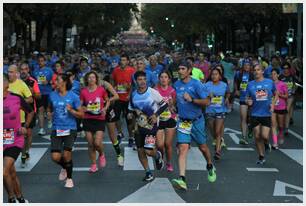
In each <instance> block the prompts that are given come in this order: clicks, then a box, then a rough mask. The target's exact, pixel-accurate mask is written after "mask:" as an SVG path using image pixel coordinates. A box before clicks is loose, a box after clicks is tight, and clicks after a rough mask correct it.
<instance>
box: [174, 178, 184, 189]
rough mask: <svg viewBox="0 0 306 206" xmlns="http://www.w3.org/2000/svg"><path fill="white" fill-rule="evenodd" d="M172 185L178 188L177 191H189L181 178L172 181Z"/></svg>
mask: <svg viewBox="0 0 306 206" xmlns="http://www.w3.org/2000/svg"><path fill="white" fill-rule="evenodd" d="M171 183H172V185H173V187H174V188H176V189H182V190H187V184H186V182H185V181H184V180H182V179H181V178H178V179H172V180H171Z"/></svg>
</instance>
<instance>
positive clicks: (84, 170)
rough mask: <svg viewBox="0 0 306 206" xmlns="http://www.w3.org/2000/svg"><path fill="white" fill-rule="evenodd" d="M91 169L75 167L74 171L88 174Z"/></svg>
mask: <svg viewBox="0 0 306 206" xmlns="http://www.w3.org/2000/svg"><path fill="white" fill-rule="evenodd" d="M89 169H90V167H74V168H73V171H75V172H88V171H89Z"/></svg>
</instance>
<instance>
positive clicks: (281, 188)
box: [273, 180, 303, 201]
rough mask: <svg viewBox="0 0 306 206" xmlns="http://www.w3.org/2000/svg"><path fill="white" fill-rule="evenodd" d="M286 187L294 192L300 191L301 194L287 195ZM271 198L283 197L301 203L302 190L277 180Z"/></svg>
mask: <svg viewBox="0 0 306 206" xmlns="http://www.w3.org/2000/svg"><path fill="white" fill-rule="evenodd" d="M286 187H289V188H292V189H294V190H298V191H301V192H302V194H287V193H286ZM273 196H284V197H296V198H298V199H299V200H300V201H303V188H302V187H298V186H295V185H291V184H288V183H286V182H281V181H279V180H276V181H275V186H274V193H273Z"/></svg>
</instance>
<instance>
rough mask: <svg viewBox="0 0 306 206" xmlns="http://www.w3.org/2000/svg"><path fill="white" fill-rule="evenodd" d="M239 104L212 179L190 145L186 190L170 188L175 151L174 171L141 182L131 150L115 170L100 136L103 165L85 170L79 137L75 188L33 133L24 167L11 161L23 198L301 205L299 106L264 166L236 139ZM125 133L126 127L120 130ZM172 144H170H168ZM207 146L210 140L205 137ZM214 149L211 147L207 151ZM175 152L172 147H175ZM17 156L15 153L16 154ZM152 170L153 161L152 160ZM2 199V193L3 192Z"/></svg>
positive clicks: (45, 141)
mask: <svg viewBox="0 0 306 206" xmlns="http://www.w3.org/2000/svg"><path fill="white" fill-rule="evenodd" d="M237 108H238V105H237V104H235V110H234V111H233V112H232V113H231V114H230V115H228V116H227V119H226V123H225V127H226V128H225V137H224V138H225V142H226V144H227V149H225V150H224V151H223V155H222V159H221V160H220V161H219V162H217V163H215V166H216V169H217V181H216V182H215V183H209V182H208V181H207V171H206V163H205V162H204V158H203V157H202V156H201V154H200V152H199V150H198V149H197V148H196V147H195V145H192V147H191V150H190V151H189V155H188V160H187V162H188V163H187V175H186V179H187V184H188V191H186V192H182V191H175V190H174V189H173V188H172V186H171V182H170V181H171V179H172V178H175V177H177V175H178V166H177V155H176V154H175V155H174V160H173V163H174V172H173V173H168V172H167V171H166V170H162V171H156V170H154V175H155V180H154V181H153V182H151V183H145V182H143V181H142V178H143V176H144V171H143V169H142V168H141V166H140V164H139V161H138V158H137V153H136V151H133V150H131V149H130V148H128V147H127V142H126V141H127V139H125V140H124V142H123V144H122V145H121V146H122V148H124V155H125V163H124V167H123V168H119V167H118V166H117V163H116V158H115V152H114V150H113V148H112V146H111V144H110V141H109V138H108V137H107V133H106V138H105V140H104V143H105V151H106V159H107V165H106V168H105V169H103V170H99V171H98V172H97V173H95V174H90V173H89V172H88V169H89V165H90V163H89V157H88V154H87V145H86V140H85V139H84V138H78V139H77V140H76V143H75V147H74V150H73V160H74V173H73V179H74V183H75V187H74V188H73V189H67V188H65V187H64V183H63V182H60V181H59V180H58V174H59V171H60V167H59V166H58V165H56V164H54V163H53V162H52V161H51V158H50V149H49V146H50V141H49V139H48V138H49V136H43V137H41V136H38V135H37V132H35V135H34V138H33V139H34V140H33V149H32V150H31V157H32V159H31V160H30V162H29V164H28V166H27V167H26V168H24V169H22V168H20V159H18V161H17V162H16V168H17V171H18V172H17V173H18V176H19V178H20V181H21V185H22V190H23V192H24V196H25V197H26V198H27V199H29V201H30V202H33V203H74V202H79V203H97V202H99V203H116V202H123V203H133V202H137V203H149V202H154V203H184V202H186V203H200V202H201V203H235V202H240V203H272V202H273V203H300V202H302V201H303V199H302V197H303V188H302V187H303V150H302V149H303V138H302V123H303V121H302V110H295V115H294V125H293V126H292V127H291V128H290V134H289V137H288V138H286V140H285V143H284V144H283V145H281V147H280V150H278V151H274V150H272V152H270V153H268V154H267V156H266V159H267V162H266V164H265V165H264V166H258V165H256V160H257V153H256V151H255V145H254V141H253V140H252V141H251V144H250V145H248V146H241V145H239V144H238V138H239V137H240V132H239V131H240V129H239V125H238V122H239V114H238V112H237V111H238V110H237ZM125 134H127V131H125ZM173 145H175V142H174V143H173ZM209 146H210V148H211V149H212V146H211V139H210V140H209ZM211 151H213V150H211ZM174 152H175V150H174ZM19 157H20V156H19ZM151 168H154V167H153V161H151ZM3 196H4V197H3V200H4V201H5V202H6V201H7V195H6V193H5V192H4V191H3Z"/></svg>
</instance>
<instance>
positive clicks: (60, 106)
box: [49, 91, 81, 130]
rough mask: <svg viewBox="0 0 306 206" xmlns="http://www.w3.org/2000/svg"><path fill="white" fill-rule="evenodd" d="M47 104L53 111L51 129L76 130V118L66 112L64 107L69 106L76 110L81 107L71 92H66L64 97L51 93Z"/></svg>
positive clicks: (78, 100)
mask: <svg viewBox="0 0 306 206" xmlns="http://www.w3.org/2000/svg"><path fill="white" fill-rule="evenodd" d="M49 102H50V103H51V105H52V109H53V116H52V129H53V130H57V129H61V130H67V129H72V130H76V129H77V123H76V118H75V117H74V116H73V115H72V114H71V113H70V112H68V111H67V109H66V106H67V104H70V105H71V106H72V108H73V109H75V110H76V109H77V108H79V107H80V106H81V101H80V98H79V97H78V96H77V95H76V94H75V93H74V92H72V91H67V94H66V96H60V95H59V93H58V92H51V94H50V98H49Z"/></svg>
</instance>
